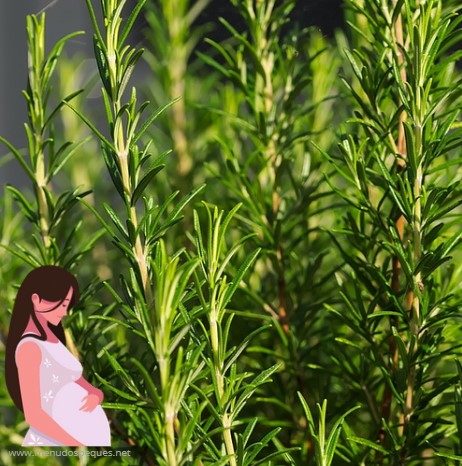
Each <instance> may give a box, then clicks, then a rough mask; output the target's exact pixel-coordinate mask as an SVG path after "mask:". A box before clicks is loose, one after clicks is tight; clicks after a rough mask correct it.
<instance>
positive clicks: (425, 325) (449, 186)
mask: <svg viewBox="0 0 462 466" xmlns="http://www.w3.org/2000/svg"><path fill="white" fill-rule="evenodd" d="M349 8H350V9H351V18H352V23H353V27H352V28H351V33H352V35H353V43H355V44H356V48H354V49H353V50H351V51H348V50H347V51H346V53H347V56H348V59H349V62H350V64H351V67H352V69H353V71H354V76H355V78H354V80H351V81H349V82H346V85H347V87H348V89H349V93H350V96H351V97H352V99H353V100H354V102H355V105H356V109H355V118H353V119H351V120H350V126H349V132H350V134H351V135H350V136H349V137H347V136H345V138H344V140H343V142H342V143H341V145H340V151H341V157H340V160H339V159H337V158H335V157H332V156H328V159H329V160H330V161H331V162H332V166H333V167H334V168H335V169H336V170H337V171H338V173H339V174H340V175H341V178H343V180H344V182H346V183H347V186H348V188H347V189H344V188H342V189H339V188H338V187H337V186H336V185H335V184H334V183H333V182H330V186H331V187H332V189H333V190H334V191H335V192H337V194H338V195H339V196H341V197H342V198H343V199H344V200H345V201H346V202H347V203H348V205H349V208H348V210H347V211H346V212H345V214H344V215H343V220H342V223H341V226H340V227H339V228H337V229H334V230H333V231H332V233H331V236H332V239H333V241H334V242H335V243H336V244H337V246H338V248H339V251H340V253H341V254H342V257H343V258H344V260H345V263H346V267H345V269H344V275H343V277H342V278H341V281H342V282H343V283H342V297H343V300H344V307H343V308H341V307H339V306H336V307H335V308H333V307H330V309H331V311H332V312H334V313H335V314H336V315H337V316H338V318H339V319H341V321H343V322H344V323H345V324H346V328H348V330H346V329H345V332H346V333H345V338H340V335H339V337H338V338H337V345H335V346H334V349H335V353H332V359H333V360H334V361H335V362H336V364H337V365H338V368H339V372H338V374H339V377H340V378H341V380H342V392H343V394H344V395H346V396H350V397H351V396H354V397H355V398H357V397H360V396H362V397H363V398H364V400H365V402H366V403H367V409H366V408H365V411H366V412H367V413H368V418H369V419H368V421H367V426H368V427H367V429H365V430H364V431H363V432H362V435H363V437H365V438H363V439H362V440H358V439H357V438H355V439H352V441H355V442H358V441H359V443H360V445H362V447H363V448H352V449H350V450H349V451H348V452H347V450H344V453H345V454H346V456H347V457H349V461H352V462H354V463H357V464H360V463H361V462H365V463H367V464H388V465H404V464H406V465H413V464H415V465H417V464H419V465H420V464H422V463H423V461H426V462H428V464H441V463H439V462H438V460H437V458H438V457H437V456H436V455H437V454H438V455H439V454H440V453H441V451H443V452H444V451H445V450H446V449H447V448H450V449H453V448H455V447H457V448H459V440H458V439H457V440H456V435H457V434H456V432H457V429H456V428H455V427H454V428H453V427H451V426H452V425H455V419H454V415H453V414H451V410H450V409H448V405H451V404H452V403H453V394H454V387H455V384H456V383H457V381H458V376H457V372H456V367H455V366H454V364H453V362H452V361H453V358H454V357H455V356H456V355H458V354H459V349H458V348H459V346H460V345H459V344H458V342H457V341H456V340H455V339H454V335H452V334H450V333H448V325H449V323H450V322H451V320H452V319H453V318H454V317H455V316H457V313H458V309H459V307H458V302H459V300H460V292H459V290H458V285H457V283H458V282H459V280H460V269H459V268H456V267H454V260H455V259H453V255H456V256H458V251H460V249H459V245H460V241H461V234H460V232H459V228H458V226H457V225H458V223H459V222H460V205H461V204H462V198H461V190H460V187H459V182H460V173H459V171H458V169H457V165H458V164H459V162H460V158H458V156H457V151H458V150H460V129H458V126H459V125H458V124H457V120H458V118H459V116H460V97H461V92H460V76H459V74H458V72H457V71H456V69H455V66H454V65H455V62H456V60H457V59H458V57H459V55H460V54H459V53H457V52H456V53H454V52H453V51H452V49H451V46H452V45H453V44H455V43H457V42H458V41H459V40H460V38H461V32H460V28H459V25H460V18H459V17H458V16H457V13H456V11H457V7H456V5H454V4H452V3H451V4H450V5H449V4H448V2H446V3H445V4H444V5H443V3H442V2H441V1H429V2H425V3H421V2H412V1H408V0H404V1H397V2H359V1H351V2H349ZM340 352H342V353H343V356H342V357H340V356H339V355H340V354H341V353H340ZM345 354H346V355H347V356H346V357H345ZM459 416H460V415H459ZM426 464H427V463H426Z"/></svg>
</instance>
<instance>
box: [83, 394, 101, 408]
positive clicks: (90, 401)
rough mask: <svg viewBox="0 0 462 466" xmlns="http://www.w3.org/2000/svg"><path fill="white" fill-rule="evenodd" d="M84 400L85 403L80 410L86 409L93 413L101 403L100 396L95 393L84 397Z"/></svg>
mask: <svg viewBox="0 0 462 466" xmlns="http://www.w3.org/2000/svg"><path fill="white" fill-rule="evenodd" d="M82 401H83V402H84V403H83V405H82V406H81V407H80V408H79V411H86V412H88V413H91V412H92V411H93V410H94V409H95V408H96V407H97V406H98V405H99V403H100V401H99V396H98V395H96V394H95V393H89V394H88V395H86V396H84V397H83V398H82Z"/></svg>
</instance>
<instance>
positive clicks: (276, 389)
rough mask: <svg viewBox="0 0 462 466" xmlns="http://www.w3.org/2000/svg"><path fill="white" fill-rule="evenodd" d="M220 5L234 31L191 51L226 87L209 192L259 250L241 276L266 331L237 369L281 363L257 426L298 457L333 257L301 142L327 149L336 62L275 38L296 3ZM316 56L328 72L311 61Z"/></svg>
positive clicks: (294, 40)
mask: <svg viewBox="0 0 462 466" xmlns="http://www.w3.org/2000/svg"><path fill="white" fill-rule="evenodd" d="M232 3H233V5H234V6H235V7H236V8H237V9H238V11H239V13H240V15H241V16H242V19H243V22H244V25H245V29H244V31H238V30H237V29H236V28H235V27H234V26H233V25H231V24H230V23H229V22H228V21H226V20H225V19H221V21H222V23H223V24H224V26H225V27H226V28H227V30H228V31H229V33H230V35H231V40H230V41H229V42H227V43H226V44H225V45H223V44H219V43H216V42H214V41H212V40H208V41H207V42H208V43H209V44H210V45H211V46H212V47H213V48H214V49H215V51H216V54H217V55H218V57H217V58H214V56H213V54H211V53H210V54H207V55H205V54H201V58H202V59H203V60H204V62H205V63H206V64H209V65H210V66H211V67H213V68H214V69H216V70H218V71H219V72H220V73H221V74H222V75H223V78H224V79H225V80H226V82H227V83H228V85H229V84H232V85H233V86H232V92H233V94H234V98H233V104H231V103H230V104H229V105H224V108H221V109H217V110H216V114H217V115H220V116H221V117H222V118H223V122H224V124H223V130H222V131H221V133H220V137H219V138H218V144H219V150H220V152H221V153H222V158H223V162H222V164H221V165H220V166H217V164H216V163H213V162H211V163H210V164H209V167H210V169H211V172H212V176H213V177H215V178H216V180H219V181H220V183H222V185H223V186H224V188H225V190H220V188H219V187H217V190H218V192H219V193H220V195H221V196H222V197H224V198H227V199H230V200H233V201H234V202H240V203H242V208H241V210H240V212H239V214H240V216H241V219H242V221H243V224H244V226H245V229H246V230H247V233H253V235H254V236H253V237H252V239H251V240H250V241H252V242H253V243H254V244H255V247H259V248H261V249H262V252H261V254H260V256H259V258H258V259H257V260H256V262H255V265H254V267H253V274H252V275H251V277H252V278H251V279H250V280H248V281H247V282H246V292H247V302H246V305H247V306H248V307H247V309H252V313H253V315H254V316H259V317H260V319H262V320H263V322H268V321H269V322H272V324H273V326H272V329H271V331H268V332H265V333H264V334H263V333H262V334H261V335H259V337H258V338H257V341H256V342H255V349H254V352H253V354H255V355H258V357H257V358H256V362H249V364H251V365H254V366H255V367H258V365H259V364H260V363H263V364H262V366H260V370H264V368H265V364H266V365H267V366H271V365H272V364H274V363H277V362H279V363H281V365H280V368H279V372H278V373H277V374H276V375H275V380H274V383H272V384H270V385H268V387H267V389H266V390H265V394H264V395H263V397H264V399H265V401H266V402H267V403H266V409H264V411H265V415H264V416H263V418H264V419H265V420H266V421H264V422H268V423H272V422H275V423H277V424H278V425H285V426H286V429H284V430H283V431H282V432H281V435H282V437H283V439H284V440H283V441H284V442H285V444H286V445H287V444H289V443H290V444H296V445H299V446H301V447H302V454H301V456H300V460H302V458H303V459H305V460H306V458H307V451H306V442H305V440H304V437H305V427H304V421H303V413H302V411H301V409H300V408H301V407H300V405H299V404H298V399H297V397H296V393H297V391H301V392H302V393H303V394H304V396H305V397H306V398H307V399H308V398H309V399H312V397H313V398H314V397H316V396H317V394H318V392H319V391H322V390H324V389H325V386H328V380H329V374H328V373H325V372H324V373H323V372H321V371H317V369H316V368H317V367H319V366H317V364H316V363H314V362H313V360H314V359H316V361H318V360H317V357H320V358H323V354H322V353H323V352H322V350H321V351H320V353H318V354H317V355H316V356H314V354H315V353H317V351H318V349H317V348H318V347H317V345H316V344H315V342H317V341H319V339H324V338H325V337H326V336H327V335H326V334H325V332H321V333H318V332H319V330H320V329H321V328H322V327H323V324H325V313H322V304H321V302H322V301H323V300H325V296H326V295H327V296H328V295H332V291H333V287H335V284H334V282H333V268H334V262H335V261H334V259H333V258H332V257H329V244H328V238H327V236H326V235H324V234H323V233H322V232H321V231H320V228H319V226H320V220H319V219H320V217H321V215H322V216H323V220H322V222H323V223H324V224H325V225H326V226H327V225H329V224H330V222H331V221H332V219H331V217H330V214H329V211H331V212H333V208H334V207H335V206H334V205H333V202H332V200H329V193H328V192H327V191H326V190H324V189H323V188H322V185H323V176H322V171H323V169H322V167H321V164H322V163H323V162H322V161H321V160H320V158H319V156H318V155H317V153H316V152H315V151H313V150H312V148H311V147H310V146H309V144H308V141H309V140H310V139H315V140H316V141H318V143H319V144H322V145H325V147H326V148H327V147H330V144H332V143H333V141H334V140H335V139H334V138H335V135H334V134H333V133H332V132H331V130H329V129H327V130H325V129H324V128H323V126H324V125H325V121H326V120H325V119H330V118H333V117H334V115H333V113H332V105H333V99H334V97H335V95H336V93H337V90H336V84H335V76H336V70H337V67H338V66H339V63H340V59H339V58H338V56H337V55H335V49H334V48H333V47H329V46H328V45H327V43H326V42H325V41H324V40H323V39H322V38H321V37H320V36H319V34H317V33H315V32H314V33H311V32H310V31H307V30H301V31H291V32H290V33H286V30H285V28H286V27H287V24H288V22H289V21H290V19H291V13H292V10H293V8H294V6H295V3H296V2H294V1H283V2H279V3H278V2H274V1H269V2H249V1H238V0H235V1H233V2H232ZM311 39H312V41H311ZM325 62H328V63H329V67H325V66H320V65H321V63H325ZM226 92H227V91H224V93H223V94H224V97H223V101H224V102H225V103H227V100H226ZM212 111H213V110H212ZM337 117H338V118H340V114H338V115H337ZM323 122H324V123H323ZM212 182H213V181H212ZM249 302H251V304H248V303H249ZM247 309H246V310H247ZM253 325H255V326H256V327H258V324H253ZM308 355H310V359H311V361H309V360H308ZM308 373H310V376H309V375H308ZM310 377H316V379H317V382H316V383H315V384H313V383H312V382H311V381H309V379H310ZM270 419H271V421H270ZM297 442H298V443H297Z"/></svg>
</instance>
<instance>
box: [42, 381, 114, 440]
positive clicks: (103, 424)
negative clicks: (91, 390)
mask: <svg viewBox="0 0 462 466" xmlns="http://www.w3.org/2000/svg"><path fill="white" fill-rule="evenodd" d="M87 394H88V393H87V391H86V390H85V389H84V388H82V387H81V386H80V385H78V384H76V383H68V384H66V385H64V386H63V387H62V388H61V389H60V390H59V392H58V393H57V394H56V395H55V398H54V401H53V407H52V412H51V415H52V417H53V419H54V420H55V421H56V422H57V423H58V424H59V425H60V426H61V427H62V428H63V429H64V430H65V431H66V432H68V433H69V434H70V435H72V436H73V437H74V438H75V439H77V440H78V441H79V442H80V443H82V444H84V445H86V446H93V447H98V446H101V447H102V446H111V434H110V430H109V422H108V420H107V417H106V415H105V414H104V411H103V408H101V406H99V405H98V406H97V407H96V408H95V409H94V410H93V411H92V412H91V413H89V412H86V411H80V408H81V407H82V405H83V403H84V402H83V401H82V398H84V397H85V396H86V395H87Z"/></svg>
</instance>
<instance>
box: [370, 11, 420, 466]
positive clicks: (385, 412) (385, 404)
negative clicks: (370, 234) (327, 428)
mask: <svg viewBox="0 0 462 466" xmlns="http://www.w3.org/2000/svg"><path fill="white" fill-rule="evenodd" d="M395 45H396V50H395V51H396V54H397V56H398V65H399V67H400V75H401V80H402V81H403V82H406V79H407V76H406V68H405V66H404V55H403V52H402V47H404V36H403V25H402V18H401V15H399V16H398V18H397V20H396V24H395ZM406 118H407V114H406V112H405V111H404V110H403V111H402V112H401V114H400V116H399V123H398V138H397V144H396V147H397V151H398V156H400V158H398V159H397V165H398V166H397V173H398V176H402V175H403V172H404V169H405V168H406V156H407V148H406V139H405V133H404V122H405V121H406ZM395 226H396V231H397V233H398V237H399V241H401V242H403V239H404V216H403V215H400V216H399V217H398V219H397V220H396V223H395ZM400 275H401V263H400V261H399V259H398V257H396V256H394V257H393V263H392V278H391V289H392V291H393V293H394V294H395V295H398V294H399V291H400V284H399V282H400ZM407 304H408V307H407V308H408V309H410V308H411V306H412V292H411V295H410V296H409V294H408V296H407ZM390 327H391V328H393V327H394V328H396V329H397V330H398V327H399V321H398V319H397V317H396V316H392V317H390ZM388 345H389V349H390V361H389V364H388V372H389V373H390V375H392V374H393V372H394V370H395V368H396V367H397V366H398V362H399V354H398V348H397V345H396V341H395V338H394V336H393V333H392V332H390V337H389V340H388ZM392 401H393V393H392V390H391V387H390V385H389V384H387V385H386V386H385V390H384V393H383V399H382V408H381V418H382V419H384V421H385V422H388V420H389V419H390V415H391V406H392ZM400 421H401V419H400ZM377 440H378V443H379V444H380V445H381V446H384V445H385V440H386V431H385V428H384V426H382V427H381V429H380V431H379V433H378V436H377ZM376 462H377V464H382V463H383V459H382V455H381V453H380V452H378V451H377V452H376Z"/></svg>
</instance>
